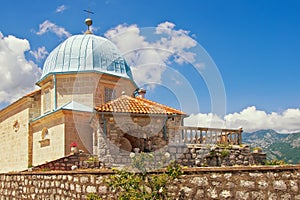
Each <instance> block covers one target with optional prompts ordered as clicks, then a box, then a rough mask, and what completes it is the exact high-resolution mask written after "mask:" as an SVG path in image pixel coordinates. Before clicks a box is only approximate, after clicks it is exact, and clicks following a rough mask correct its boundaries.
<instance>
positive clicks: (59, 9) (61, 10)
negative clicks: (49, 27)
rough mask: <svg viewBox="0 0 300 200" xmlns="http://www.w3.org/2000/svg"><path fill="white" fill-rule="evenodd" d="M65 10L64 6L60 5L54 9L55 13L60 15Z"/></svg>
mask: <svg viewBox="0 0 300 200" xmlns="http://www.w3.org/2000/svg"><path fill="white" fill-rule="evenodd" d="M66 9H67V7H66V6H65V5H61V6H58V7H57V8H56V10H55V12H57V13H61V12H63V11H65V10H66Z"/></svg>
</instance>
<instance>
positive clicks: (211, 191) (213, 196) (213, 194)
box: [207, 188, 218, 199]
mask: <svg viewBox="0 0 300 200" xmlns="http://www.w3.org/2000/svg"><path fill="white" fill-rule="evenodd" d="M207 195H208V197H209V198H211V199H217V198H218V193H217V191H216V188H208V189H207Z"/></svg>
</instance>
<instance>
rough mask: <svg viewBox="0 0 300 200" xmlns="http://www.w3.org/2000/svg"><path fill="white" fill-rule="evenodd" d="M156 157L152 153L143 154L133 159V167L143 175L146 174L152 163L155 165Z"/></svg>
mask: <svg viewBox="0 0 300 200" xmlns="http://www.w3.org/2000/svg"><path fill="white" fill-rule="evenodd" d="M153 161H154V157H153V154H151V153H144V152H141V153H140V154H139V155H138V156H134V157H133V158H132V163H131V164H132V167H133V168H136V169H137V170H139V171H140V172H142V174H146V172H147V170H148V169H149V168H150V167H151V163H153Z"/></svg>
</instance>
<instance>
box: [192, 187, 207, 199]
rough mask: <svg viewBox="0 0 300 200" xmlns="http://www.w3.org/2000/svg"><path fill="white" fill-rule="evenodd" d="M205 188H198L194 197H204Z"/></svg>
mask: <svg viewBox="0 0 300 200" xmlns="http://www.w3.org/2000/svg"><path fill="white" fill-rule="evenodd" d="M204 194H205V193H204V190H202V189H198V190H197V192H196V194H195V196H194V199H201V198H203V197H204Z"/></svg>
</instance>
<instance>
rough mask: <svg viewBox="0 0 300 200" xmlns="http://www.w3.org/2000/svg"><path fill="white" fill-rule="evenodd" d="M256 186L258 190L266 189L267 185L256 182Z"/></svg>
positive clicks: (263, 182) (262, 182) (264, 182)
mask: <svg viewBox="0 0 300 200" xmlns="http://www.w3.org/2000/svg"><path fill="white" fill-rule="evenodd" d="M257 185H258V188H259V189H266V188H267V187H268V185H269V184H268V183H267V182H266V181H258V182H257Z"/></svg>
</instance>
